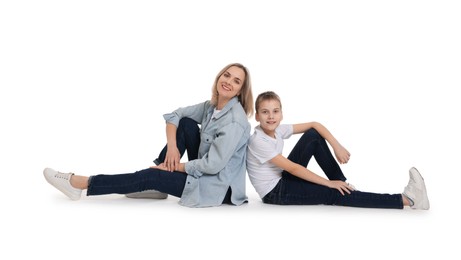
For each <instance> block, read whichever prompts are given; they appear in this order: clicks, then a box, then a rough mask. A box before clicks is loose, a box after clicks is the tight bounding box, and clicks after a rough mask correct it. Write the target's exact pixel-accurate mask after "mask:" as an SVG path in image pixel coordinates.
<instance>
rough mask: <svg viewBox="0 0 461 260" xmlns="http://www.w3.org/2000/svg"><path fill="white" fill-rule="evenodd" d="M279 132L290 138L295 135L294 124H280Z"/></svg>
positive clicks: (283, 137) (285, 137)
mask: <svg viewBox="0 0 461 260" xmlns="http://www.w3.org/2000/svg"><path fill="white" fill-rule="evenodd" d="M277 133H278V134H279V135H280V137H282V139H288V138H290V137H291V136H292V135H293V125H279V127H278V128H277Z"/></svg>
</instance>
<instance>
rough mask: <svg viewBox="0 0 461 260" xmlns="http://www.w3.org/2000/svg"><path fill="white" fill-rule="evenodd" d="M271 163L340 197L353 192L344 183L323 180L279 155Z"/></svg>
mask: <svg viewBox="0 0 461 260" xmlns="http://www.w3.org/2000/svg"><path fill="white" fill-rule="evenodd" d="M270 162H271V163H273V164H275V165H276V166H278V167H279V168H282V169H283V170H285V171H287V172H289V173H290V174H292V175H294V176H296V177H299V178H301V179H303V180H306V181H309V182H313V183H316V184H319V185H323V186H326V187H328V188H332V189H337V190H338V191H339V192H340V193H341V194H342V195H344V192H347V193H349V194H350V193H351V192H350V191H351V190H353V189H352V188H351V187H350V186H349V185H348V184H347V183H346V182H344V181H339V180H328V179H325V178H323V177H321V176H319V175H317V174H315V173H313V172H311V171H310V170H308V169H306V168H305V167H303V166H301V165H299V164H297V163H294V162H292V161H290V160H289V159H287V158H285V157H284V156H283V155H281V154H279V155H277V156H275V157H274V158H272V159H271V160H270Z"/></svg>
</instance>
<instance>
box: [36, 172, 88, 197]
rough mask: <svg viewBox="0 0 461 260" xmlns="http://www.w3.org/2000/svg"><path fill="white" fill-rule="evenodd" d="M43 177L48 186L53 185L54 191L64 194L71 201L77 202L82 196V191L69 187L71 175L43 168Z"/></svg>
mask: <svg viewBox="0 0 461 260" xmlns="http://www.w3.org/2000/svg"><path fill="white" fill-rule="evenodd" d="M43 175H44V176H45V179H46V181H48V183H49V184H51V185H53V186H54V187H55V188H56V189H58V190H60V191H61V192H62V193H64V194H66V196H67V197H69V198H70V199H71V200H79V199H80V196H81V195H82V190H81V189H77V188H74V187H72V185H70V177H71V176H72V175H74V174H73V173H62V172H58V171H55V170H53V169H51V168H45V169H44V170H43Z"/></svg>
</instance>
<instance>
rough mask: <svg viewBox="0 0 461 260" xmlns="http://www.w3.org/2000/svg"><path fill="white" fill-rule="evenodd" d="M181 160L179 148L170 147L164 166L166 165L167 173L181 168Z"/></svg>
mask: <svg viewBox="0 0 461 260" xmlns="http://www.w3.org/2000/svg"><path fill="white" fill-rule="evenodd" d="M180 160H181V154H180V153H179V150H178V148H177V147H176V146H175V147H174V148H170V147H168V149H167V151H166V156H165V161H164V162H163V164H164V165H165V167H166V169H167V171H170V172H172V171H175V170H177V169H178V167H179V162H180Z"/></svg>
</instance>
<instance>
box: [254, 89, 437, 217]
mask: <svg viewBox="0 0 461 260" xmlns="http://www.w3.org/2000/svg"><path fill="white" fill-rule="evenodd" d="M255 109H256V121H258V122H259V126H257V127H256V128H255V131H254V133H253V135H252V136H251V137H250V140H249V143H248V156H247V170H248V174H249V178H250V181H251V183H252V184H253V186H254V188H255V189H256V191H257V192H258V194H259V196H260V197H261V199H262V200H263V202H264V203H268V204H278V205H317V204H325V205H338V206H350V207H364V208H394V209H402V208H404V206H410V207H411V208H413V209H429V200H428V198H427V192H426V186H425V183H424V179H423V177H422V176H421V174H420V173H419V171H418V170H417V169H416V168H414V167H412V168H411V169H410V181H409V182H408V185H407V186H406V187H405V188H404V192H403V193H402V194H380V193H371V192H363V191H357V190H355V188H354V187H353V186H352V185H350V184H348V183H346V177H345V176H344V174H343V173H342V171H341V168H340V167H339V165H338V163H337V162H336V160H335V159H334V157H333V155H332V154H331V152H330V149H329V147H328V145H327V143H326V141H328V143H329V144H330V145H331V147H332V148H333V151H334V154H335V156H336V158H337V160H338V162H339V163H347V162H348V161H349V158H350V153H349V152H348V151H347V150H346V149H345V148H344V147H343V146H342V145H341V144H340V143H339V142H338V141H337V140H336V138H334V137H333V135H332V134H331V133H330V132H329V131H328V129H326V128H325V127H324V126H323V125H322V124H320V123H317V122H310V123H303V124H294V125H287V124H285V125H283V124H280V122H281V121H282V119H283V114H282V103H281V101H280V97H279V96H278V95H277V94H276V93H274V92H272V91H268V92H264V93H261V94H260V95H258V97H257V98H256V103H255ZM300 133H303V135H302V136H301V138H300V139H299V141H298V143H297V144H296V145H295V147H294V148H293V150H292V151H291V153H290V154H289V156H288V158H286V157H284V156H283V155H282V150H283V142H284V141H283V139H287V138H289V137H291V136H292V135H293V134H300ZM312 156H314V157H315V159H316V161H317V162H318V164H319V166H320V167H321V168H322V170H323V171H324V173H325V175H326V176H327V177H328V179H326V178H323V177H321V176H319V175H317V174H315V173H313V172H312V171H310V170H308V169H307V168H306V167H307V165H308V163H309V160H310V159H311V157H312Z"/></svg>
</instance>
